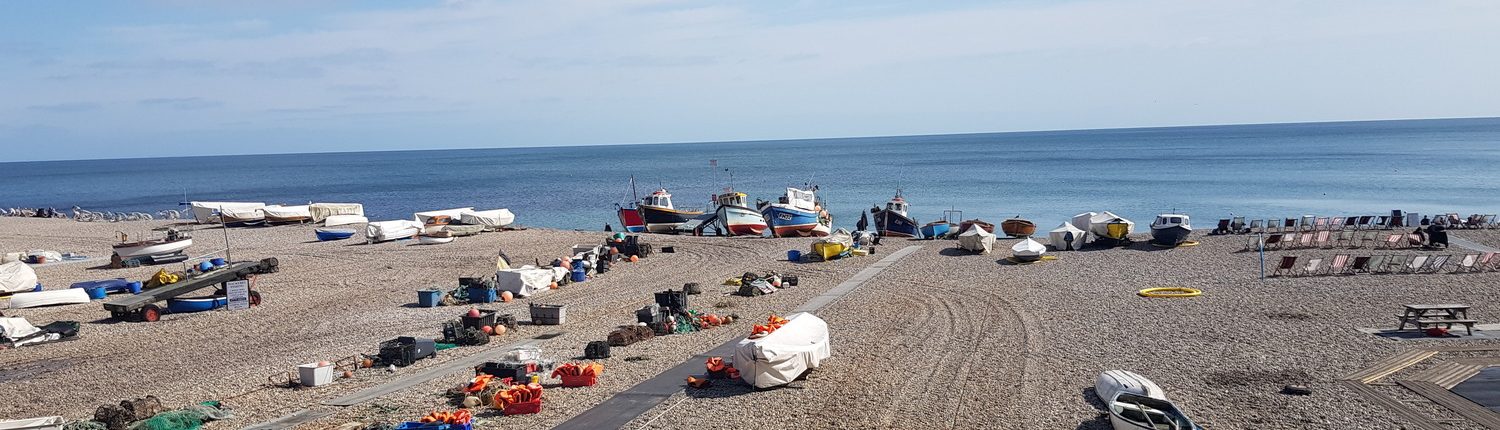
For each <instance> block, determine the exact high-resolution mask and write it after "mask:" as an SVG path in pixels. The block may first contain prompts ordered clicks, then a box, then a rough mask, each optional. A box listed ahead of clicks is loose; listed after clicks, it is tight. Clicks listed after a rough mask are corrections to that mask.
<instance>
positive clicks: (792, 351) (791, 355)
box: [734, 312, 833, 388]
mask: <svg viewBox="0 0 1500 430" xmlns="http://www.w3.org/2000/svg"><path fill="white" fill-rule="evenodd" d="M828 340H829V339H828V323H826V322H823V320H822V319H819V318H818V317H817V316H814V315H813V314H810V313H807V312H799V313H795V314H792V315H790V316H788V317H787V323H786V325H783V326H781V328H779V329H776V331H774V332H771V334H768V335H766V336H764V337H761V338H759V339H745V340H742V341H740V343H739V344H737V345H735V347H734V367H735V369H739V371H740V379H743V380H744V381H745V383H747V384H750V385H754V386H755V388H769V387H775V386H779V385H786V384H788V383H791V382H792V380H794V379H797V377H798V376H801V375H802V374H803V373H805V372H807V371H808V370H809V369H816V368H817V367H818V365H819V364H822V362H823V360H824V359H827V358H828V357H829V356H831V355H833V352H832V350H831V349H829V346H828Z"/></svg>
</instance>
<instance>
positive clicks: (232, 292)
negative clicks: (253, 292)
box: [224, 281, 250, 311]
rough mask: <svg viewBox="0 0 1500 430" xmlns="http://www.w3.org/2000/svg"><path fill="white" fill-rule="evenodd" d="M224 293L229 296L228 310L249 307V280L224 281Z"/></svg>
mask: <svg viewBox="0 0 1500 430" xmlns="http://www.w3.org/2000/svg"><path fill="white" fill-rule="evenodd" d="M224 293H225V294H226V295H228V296H229V310H231V311H237V310H241V309H250V281H229V282H225V283H224Z"/></svg>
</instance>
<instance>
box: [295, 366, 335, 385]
mask: <svg viewBox="0 0 1500 430" xmlns="http://www.w3.org/2000/svg"><path fill="white" fill-rule="evenodd" d="M297 376H298V378H299V379H301V380H302V386H304V387H320V386H324V385H328V384H331V383H333V365H332V364H329V365H327V366H319V365H318V363H308V364H304V365H301V366H297Z"/></svg>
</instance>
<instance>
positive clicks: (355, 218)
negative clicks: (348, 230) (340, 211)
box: [323, 215, 370, 227]
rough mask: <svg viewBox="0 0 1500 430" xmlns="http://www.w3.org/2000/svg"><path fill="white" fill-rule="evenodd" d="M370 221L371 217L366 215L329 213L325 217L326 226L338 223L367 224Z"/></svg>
mask: <svg viewBox="0 0 1500 430" xmlns="http://www.w3.org/2000/svg"><path fill="white" fill-rule="evenodd" d="M368 222H370V219H369V218H365V216H364V215H329V216H328V217H327V218H323V226H324V227H333V226H336V225H350V224H365V223H368Z"/></svg>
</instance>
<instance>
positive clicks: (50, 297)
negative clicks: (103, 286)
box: [10, 286, 89, 309]
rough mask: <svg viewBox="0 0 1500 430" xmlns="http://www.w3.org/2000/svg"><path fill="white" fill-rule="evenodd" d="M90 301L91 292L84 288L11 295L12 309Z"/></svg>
mask: <svg viewBox="0 0 1500 430" xmlns="http://www.w3.org/2000/svg"><path fill="white" fill-rule="evenodd" d="M33 287H34V286H33ZM88 302H89V293H87V292H85V291H83V289H82V288H68V289H65V290H50V291H37V292H35V293H16V294H15V295H12V296H10V308H11V309H25V308H34V307H38V306H52V305H68V304H76V303H88Z"/></svg>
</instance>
